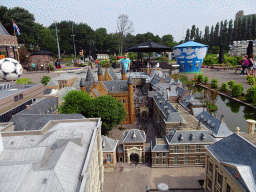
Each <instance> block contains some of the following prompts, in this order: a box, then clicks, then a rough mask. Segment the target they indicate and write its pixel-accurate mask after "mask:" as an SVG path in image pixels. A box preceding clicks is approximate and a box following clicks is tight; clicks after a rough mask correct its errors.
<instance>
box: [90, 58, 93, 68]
mask: <svg viewBox="0 0 256 192" xmlns="http://www.w3.org/2000/svg"><path fill="white" fill-rule="evenodd" d="M93 63H94V59H93V58H92V56H90V64H91V68H92V69H93V66H92V64H93Z"/></svg>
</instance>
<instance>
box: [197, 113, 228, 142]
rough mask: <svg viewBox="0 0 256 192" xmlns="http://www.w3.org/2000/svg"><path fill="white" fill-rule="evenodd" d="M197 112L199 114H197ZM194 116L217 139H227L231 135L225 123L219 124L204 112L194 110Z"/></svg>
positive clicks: (214, 118)
mask: <svg viewBox="0 0 256 192" xmlns="http://www.w3.org/2000/svg"><path fill="white" fill-rule="evenodd" d="M198 112H199V114H198ZM194 116H195V117H196V118H197V119H198V120H200V121H201V123H203V124H204V125H205V126H206V127H207V128H208V129H209V130H211V131H212V133H213V135H214V136H215V137H216V138H217V137H221V138H224V137H227V136H229V135H231V134H232V133H233V132H232V131H230V130H229V128H228V127H227V125H226V123H221V121H220V120H219V119H217V118H216V117H214V116H212V115H210V114H209V113H208V112H206V111H201V112H200V110H198V111H197V110H195V111H194Z"/></svg>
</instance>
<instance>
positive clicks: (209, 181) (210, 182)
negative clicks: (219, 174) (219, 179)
mask: <svg viewBox="0 0 256 192" xmlns="http://www.w3.org/2000/svg"><path fill="white" fill-rule="evenodd" d="M207 187H208V189H210V190H211V189H212V181H211V180H210V179H209V178H208V185H207Z"/></svg>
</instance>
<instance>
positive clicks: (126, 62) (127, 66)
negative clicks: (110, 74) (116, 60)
mask: <svg viewBox="0 0 256 192" xmlns="http://www.w3.org/2000/svg"><path fill="white" fill-rule="evenodd" d="M130 63H131V61H130V59H129V58H127V55H124V58H123V59H121V65H120V70H122V66H123V65H124V67H125V70H126V71H130Z"/></svg>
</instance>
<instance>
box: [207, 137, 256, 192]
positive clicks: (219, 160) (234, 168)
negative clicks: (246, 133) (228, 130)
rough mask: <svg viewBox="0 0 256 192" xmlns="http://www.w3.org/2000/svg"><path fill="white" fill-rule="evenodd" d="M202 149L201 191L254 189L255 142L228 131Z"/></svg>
mask: <svg viewBox="0 0 256 192" xmlns="http://www.w3.org/2000/svg"><path fill="white" fill-rule="evenodd" d="M205 148H206V166H205V182H204V189H205V191H207V192H210V191H211V192H213V191H234V192H240V191H256V185H255V183H256V172H255V170H256V167H255V165H256V157H255V153H256V147H255V145H253V144H252V143H250V142H249V141H247V140H246V139H244V138H243V137H241V136H239V135H237V134H232V135H230V136H228V137H226V138H224V139H222V140H220V141H218V142H216V143H214V144H212V145H210V146H206V147H205Z"/></svg>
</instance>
